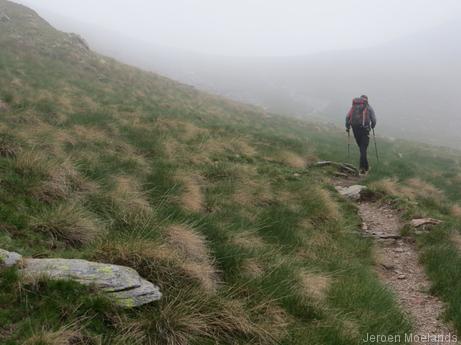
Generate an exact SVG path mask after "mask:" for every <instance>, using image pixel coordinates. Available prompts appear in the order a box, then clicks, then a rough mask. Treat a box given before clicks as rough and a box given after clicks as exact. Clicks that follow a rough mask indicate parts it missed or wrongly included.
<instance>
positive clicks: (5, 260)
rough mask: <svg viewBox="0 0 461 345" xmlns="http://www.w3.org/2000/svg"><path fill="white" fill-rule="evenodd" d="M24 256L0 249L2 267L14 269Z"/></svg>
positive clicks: (0, 264)
mask: <svg viewBox="0 0 461 345" xmlns="http://www.w3.org/2000/svg"><path fill="white" fill-rule="evenodd" d="M21 259H22V256H21V255H20V254H18V253H15V252H7V251H6V250H3V249H0V267H1V266H4V267H12V266H14V265H16V264H17V263H19V261H21Z"/></svg>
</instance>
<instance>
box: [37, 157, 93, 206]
mask: <svg viewBox="0 0 461 345" xmlns="http://www.w3.org/2000/svg"><path fill="white" fill-rule="evenodd" d="M97 190H98V186H97V185H96V184H95V183H94V182H90V181H88V180H87V179H85V178H84V177H82V176H81V175H80V174H79V173H78V172H77V170H75V167H74V166H73V165H72V163H71V162H70V161H65V162H63V163H61V164H60V165H57V164H56V166H54V167H52V168H51V170H50V171H49V176H48V177H47V179H46V180H44V181H43V182H42V183H41V185H40V186H38V187H37V188H36V189H35V190H34V192H33V194H34V195H35V196H36V197H37V198H38V199H39V200H41V201H43V202H47V203H52V202H54V201H56V200H60V199H62V200H65V199H69V198H70V197H71V196H72V197H73V198H74V199H75V198H78V197H80V196H81V195H82V194H85V193H94V192H96V191H97Z"/></svg>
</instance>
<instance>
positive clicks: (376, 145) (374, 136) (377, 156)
mask: <svg viewBox="0 0 461 345" xmlns="http://www.w3.org/2000/svg"><path fill="white" fill-rule="evenodd" d="M372 130H373V139H374V142H375V151H376V160H377V161H378V163H379V155H378V144H376V134H375V129H374V128H372Z"/></svg>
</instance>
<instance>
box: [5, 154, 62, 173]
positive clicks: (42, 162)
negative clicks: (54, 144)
mask: <svg viewBox="0 0 461 345" xmlns="http://www.w3.org/2000/svg"><path fill="white" fill-rule="evenodd" d="M13 165H14V169H15V170H16V172H17V173H18V174H21V175H38V176H42V177H45V176H49V175H50V174H51V170H52V169H53V168H54V167H55V163H54V162H52V161H51V160H50V159H49V158H48V157H47V155H46V154H45V153H44V152H42V151H37V150H29V151H23V152H21V153H20V154H18V155H17V157H16V159H15V160H14V163H13Z"/></svg>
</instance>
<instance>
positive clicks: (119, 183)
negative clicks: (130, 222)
mask: <svg viewBox="0 0 461 345" xmlns="http://www.w3.org/2000/svg"><path fill="white" fill-rule="evenodd" d="M114 179H115V188H114V190H113V191H112V192H111V193H110V196H111V198H112V200H113V202H114V203H115V204H116V205H117V206H118V208H119V209H120V210H121V211H122V212H123V213H126V214H127V215H134V214H149V213H152V212H153V210H152V208H151V206H150V204H149V201H148V199H147V194H146V193H145V192H143V191H142V187H141V184H140V183H139V182H138V181H136V179H135V178H134V177H128V176H117V177H115V178H114Z"/></svg>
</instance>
